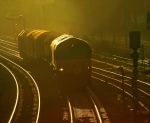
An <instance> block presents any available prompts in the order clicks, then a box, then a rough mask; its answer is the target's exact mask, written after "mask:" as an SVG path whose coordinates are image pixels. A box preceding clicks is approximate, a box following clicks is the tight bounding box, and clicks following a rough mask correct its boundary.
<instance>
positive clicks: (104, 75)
mask: <svg viewBox="0 0 150 123" xmlns="http://www.w3.org/2000/svg"><path fill="white" fill-rule="evenodd" d="M107 57H108V59H109V61H111V63H108V62H107V61H108V60H106V56H99V55H98V58H97V57H95V58H96V59H92V64H93V65H94V66H93V68H92V69H93V71H92V72H93V76H92V78H94V79H97V80H99V82H103V83H107V85H110V86H112V87H113V88H115V89H118V90H120V92H122V91H123V90H122V75H121V74H120V70H118V66H120V65H122V64H123V65H124V66H125V68H126V70H125V74H124V76H123V81H124V86H125V89H127V90H125V93H126V94H127V96H128V97H130V98H131V99H132V98H133V92H132V83H131V76H132V70H130V68H131V64H132V63H131V62H132V61H131V59H121V58H120V57H118V56H115V57H114V56H113V57H109V56H107ZM114 58H115V59H114ZM117 59H119V60H117ZM120 59H121V60H120ZM112 61H113V62H112ZM120 61H121V62H120ZM112 63H114V64H116V65H118V66H117V67H116V65H113V64H112ZM118 63H119V64H118ZM126 63H128V65H127V66H126ZM101 64H102V65H101ZM102 68H103V69H102ZM140 78H142V79H139V80H138V87H139V88H138V93H139V97H140V100H139V104H140V105H141V106H142V107H144V110H147V111H148V110H149V106H150V103H149V98H150V97H149V93H150V92H149V84H148V82H147V81H146V80H148V78H146V77H142V76H140ZM69 97H70V96H68V99H69ZM69 100H70V99H69ZM145 102H146V103H147V104H146V103H145ZM69 104H70V105H71V103H69ZM63 116H64V119H68V120H65V121H70V118H71V116H69V110H68V108H64V114H63ZM72 116H74V115H72ZM73 119H76V118H73ZM96 119H97V118H96ZM73 121H74V120H72V122H73Z"/></svg>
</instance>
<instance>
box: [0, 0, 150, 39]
mask: <svg viewBox="0 0 150 123" xmlns="http://www.w3.org/2000/svg"><path fill="white" fill-rule="evenodd" d="M0 7H1V11H0V18H1V20H0V21H1V23H0V33H1V34H6V35H12V34H13V33H16V34H18V33H19V32H20V31H21V30H23V29H24V28H26V29H27V28H29V29H44V30H50V31H57V32H61V33H69V34H73V35H77V36H84V35H88V36H89V35H90V36H93V35H103V36H104V35H105V37H106V36H107V35H109V36H110V35H111V36H112V35H113V33H114V31H115V32H116V33H118V35H123V34H124V32H125V26H127V25H128V31H130V30H135V29H137V27H139V25H141V24H143V25H144V24H145V22H146V10H147V9H148V0H26V1H23V0H5V1H2V0H1V1H0ZM19 15H22V16H19ZM6 16H7V18H6ZM138 18H139V20H138ZM137 25H138V26H137ZM135 27H136V28H135ZM139 28H140V30H144V29H145V30H146V28H145V27H144V26H142V27H139Z"/></svg>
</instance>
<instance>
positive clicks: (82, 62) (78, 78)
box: [51, 35, 91, 90]
mask: <svg viewBox="0 0 150 123" xmlns="http://www.w3.org/2000/svg"><path fill="white" fill-rule="evenodd" d="M51 49H52V65H53V67H54V71H55V74H54V75H55V79H56V81H57V82H58V83H59V84H60V85H61V87H63V88H64V89H65V90H78V89H80V88H84V87H85V86H86V85H88V84H89V83H90V81H91V48H90V46H89V45H88V43H87V42H85V41H83V40H81V39H78V38H75V37H72V36H69V35H68V37H67V36H66V38H62V39H60V38H59V40H58V41H57V40H54V41H53V42H52V45H51Z"/></svg>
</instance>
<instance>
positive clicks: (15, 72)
mask: <svg viewBox="0 0 150 123" xmlns="http://www.w3.org/2000/svg"><path fill="white" fill-rule="evenodd" d="M0 61H1V63H0V65H1V66H3V67H4V68H5V69H6V70H7V71H8V72H9V73H10V75H11V76H12V77H13V81H14V84H16V90H15V97H16V99H15V101H13V102H12V103H13V104H14V106H13V107H14V108H13V110H8V109H7V110H8V112H11V113H10V114H11V115H10V116H8V117H9V118H8V119H9V120H8V123H16V122H26V123H29V122H34V123H37V122H38V119H39V113H40V93H39V89H38V86H37V84H36V82H35V80H34V79H33V77H32V76H31V75H30V74H29V72H28V71H26V70H25V69H23V68H22V67H21V66H19V65H18V64H16V63H14V62H12V61H10V60H9V59H7V58H5V57H3V56H1V55H0ZM10 93H12V94H14V91H12V92H10ZM9 101H10V102H11V101H12V100H9ZM4 106H5V104H4ZM6 108H7V107H6ZM3 110H6V109H5V108H3ZM1 112H2V109H1ZM8 112H7V113H8ZM4 115H6V114H4Z"/></svg>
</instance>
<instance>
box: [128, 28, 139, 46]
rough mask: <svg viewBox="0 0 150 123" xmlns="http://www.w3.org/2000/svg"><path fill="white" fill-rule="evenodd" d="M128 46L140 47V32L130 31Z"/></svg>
mask: <svg viewBox="0 0 150 123" xmlns="http://www.w3.org/2000/svg"><path fill="white" fill-rule="evenodd" d="M129 41H130V48H133V49H134V48H140V43H141V41H140V32H139V31H132V32H130V33H129Z"/></svg>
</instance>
